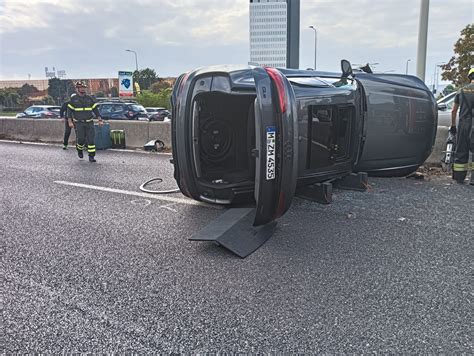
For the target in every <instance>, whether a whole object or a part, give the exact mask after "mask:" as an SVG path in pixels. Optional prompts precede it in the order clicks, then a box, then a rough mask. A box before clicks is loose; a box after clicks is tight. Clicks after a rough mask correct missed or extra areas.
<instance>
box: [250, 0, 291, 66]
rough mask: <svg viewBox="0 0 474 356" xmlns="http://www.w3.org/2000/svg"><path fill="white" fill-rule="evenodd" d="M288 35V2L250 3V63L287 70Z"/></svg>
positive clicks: (263, 0) (275, 0)
mask: <svg viewBox="0 0 474 356" xmlns="http://www.w3.org/2000/svg"><path fill="white" fill-rule="evenodd" d="M287 35H288V8H287V3H286V0H260V1H258V0H253V1H250V62H252V63H258V64H260V65H265V66H269V67H280V68H286V66H287V37H288V36H287Z"/></svg>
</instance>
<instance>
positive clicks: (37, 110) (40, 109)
mask: <svg viewBox="0 0 474 356" xmlns="http://www.w3.org/2000/svg"><path fill="white" fill-rule="evenodd" d="M43 110H44V109H43V108H33V112H41V111H43Z"/></svg>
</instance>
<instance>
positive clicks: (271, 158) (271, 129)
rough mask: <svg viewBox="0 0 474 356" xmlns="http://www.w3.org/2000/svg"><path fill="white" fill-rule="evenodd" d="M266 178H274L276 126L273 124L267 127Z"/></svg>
mask: <svg viewBox="0 0 474 356" xmlns="http://www.w3.org/2000/svg"><path fill="white" fill-rule="evenodd" d="M266 131H267V168H266V171H267V174H266V178H267V180H271V179H275V168H276V164H275V148H276V147H275V146H276V128H275V126H268V127H267V130H266Z"/></svg>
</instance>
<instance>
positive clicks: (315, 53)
mask: <svg viewBox="0 0 474 356" xmlns="http://www.w3.org/2000/svg"><path fill="white" fill-rule="evenodd" d="M309 28H312V29H313V30H314V70H316V58H317V53H318V31H316V28H315V27H314V26H309Z"/></svg>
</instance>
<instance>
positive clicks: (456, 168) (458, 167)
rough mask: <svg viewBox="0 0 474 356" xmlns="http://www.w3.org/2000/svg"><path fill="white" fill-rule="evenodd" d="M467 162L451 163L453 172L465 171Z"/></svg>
mask: <svg viewBox="0 0 474 356" xmlns="http://www.w3.org/2000/svg"><path fill="white" fill-rule="evenodd" d="M468 166H469V164H468V163H454V164H453V171H455V172H465V171H467V169H468Z"/></svg>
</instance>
